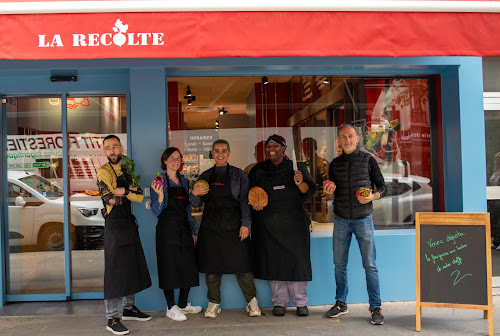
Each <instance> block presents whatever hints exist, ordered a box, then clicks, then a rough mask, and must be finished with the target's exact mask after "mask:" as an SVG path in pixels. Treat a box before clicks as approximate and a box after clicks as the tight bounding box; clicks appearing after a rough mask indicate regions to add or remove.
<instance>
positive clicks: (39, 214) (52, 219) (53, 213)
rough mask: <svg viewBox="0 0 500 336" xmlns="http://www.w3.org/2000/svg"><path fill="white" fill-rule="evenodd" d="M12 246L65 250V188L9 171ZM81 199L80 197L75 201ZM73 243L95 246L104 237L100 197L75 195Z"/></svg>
mask: <svg viewBox="0 0 500 336" xmlns="http://www.w3.org/2000/svg"><path fill="white" fill-rule="evenodd" d="M7 176H8V205H9V238H10V239H9V245H10V246H11V247H15V246H23V247H24V246H26V247H28V246H34V247H36V248H37V249H38V250H41V251H60V250H63V249H64V235H63V209H64V198H63V193H62V189H61V188H60V187H59V186H57V185H55V184H54V183H51V182H50V181H49V180H47V179H46V178H44V177H42V176H40V175H37V174H34V173H31V172H25V171H14V170H9V171H8V174H7ZM75 199H78V200H75ZM70 205H71V206H70V209H71V210H70V213H71V215H70V223H71V224H70V238H71V239H70V246H71V247H72V248H83V249H92V248H95V247H96V246H99V245H101V244H102V242H103V238H104V218H103V217H102V214H101V209H102V208H103V204H102V201H101V200H100V198H98V197H97V196H94V197H92V196H88V195H83V194H81V195H80V194H79V195H78V196H75V195H72V196H71V201H70Z"/></svg>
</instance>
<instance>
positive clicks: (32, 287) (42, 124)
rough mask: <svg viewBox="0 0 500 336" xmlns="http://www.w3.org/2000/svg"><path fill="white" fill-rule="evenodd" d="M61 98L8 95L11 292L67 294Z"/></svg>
mask: <svg viewBox="0 0 500 336" xmlns="http://www.w3.org/2000/svg"><path fill="white" fill-rule="evenodd" d="M60 99H61V98H60V97H58V96H39V97H7V98H6V114H7V115H6V131H7V132H6V139H5V141H6V149H7V155H6V161H7V162H6V165H7V183H4V184H3V185H4V188H7V193H6V194H7V198H6V199H5V203H6V204H4V209H5V208H8V212H7V217H8V222H7V223H6V226H7V237H8V244H7V246H6V248H7V251H8V254H7V268H8V269H7V271H8V272H7V274H8V278H7V295H19V294H64V293H65V269H64V263H65V255H64V198H63V196H64V195H63V188H62V185H63V178H62V170H61V167H60V165H59V164H58V158H60V157H61V155H62V147H63V141H62V124H61V120H62V118H61V117H62V109H61V104H55V102H58V101H59V100H60ZM4 120H5V119H4Z"/></svg>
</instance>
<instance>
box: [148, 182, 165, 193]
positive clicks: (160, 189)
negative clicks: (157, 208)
mask: <svg viewBox="0 0 500 336" xmlns="http://www.w3.org/2000/svg"><path fill="white" fill-rule="evenodd" d="M151 188H152V189H153V190H154V191H155V192H156V193H157V194H158V196H162V197H163V187H160V186H159V185H158V183H155V182H151Z"/></svg>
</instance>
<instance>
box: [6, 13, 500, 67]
mask: <svg viewBox="0 0 500 336" xmlns="http://www.w3.org/2000/svg"><path fill="white" fill-rule="evenodd" d="M118 19H119V20H121V22H122V24H123V25H128V27H127V29H126V32H125V33H123V26H121V28H122V32H120V31H119V30H118V32H115V31H114V30H113V28H117V27H116V26H115V23H116V22H117V20H118ZM0 20H1V22H2V24H1V25H0V59H97V58H174V57H182V58H193V57H266V56H500V44H499V43H498V42H497V40H498V39H497V38H495V36H498V35H499V33H500V14H493V13H395V12H391V13H387V12H191V13H182V12H180V13H99V14H39V15H2V16H0ZM75 34H83V36H84V37H82V36H80V37H82V40H83V41H84V42H85V43H86V44H88V43H89V41H90V40H93V41H94V44H95V45H94V46H88V45H87V46H81V45H80V44H81V43H80V42H79V43H77V45H74V39H75V36H77V37H78V35H75ZM89 34H95V35H89ZM117 34H118V35H123V36H124V37H125V39H126V42H125V44H122V45H121V47H120V46H118V45H117V44H115V43H113V37H115V36H116V35H117ZM129 34H132V35H129ZM138 34H141V35H138ZM42 35H43V37H40V36H42ZM123 36H120V37H115V39H116V40H115V42H118V44H120V43H121V42H122V41H121V40H123ZM155 37H156V42H157V45H154V41H155ZM77 40H78V39H77ZM103 43H104V44H110V45H103ZM129 43H132V44H138V45H129ZM61 44H62V45H61ZM39 45H44V46H39ZM45 45H49V46H45Z"/></svg>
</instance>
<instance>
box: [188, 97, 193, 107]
mask: <svg viewBox="0 0 500 336" xmlns="http://www.w3.org/2000/svg"><path fill="white" fill-rule="evenodd" d="M187 103H188V105H189V106H191V105H193V101H192V100H191V99H189V98H188V101H187Z"/></svg>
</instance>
